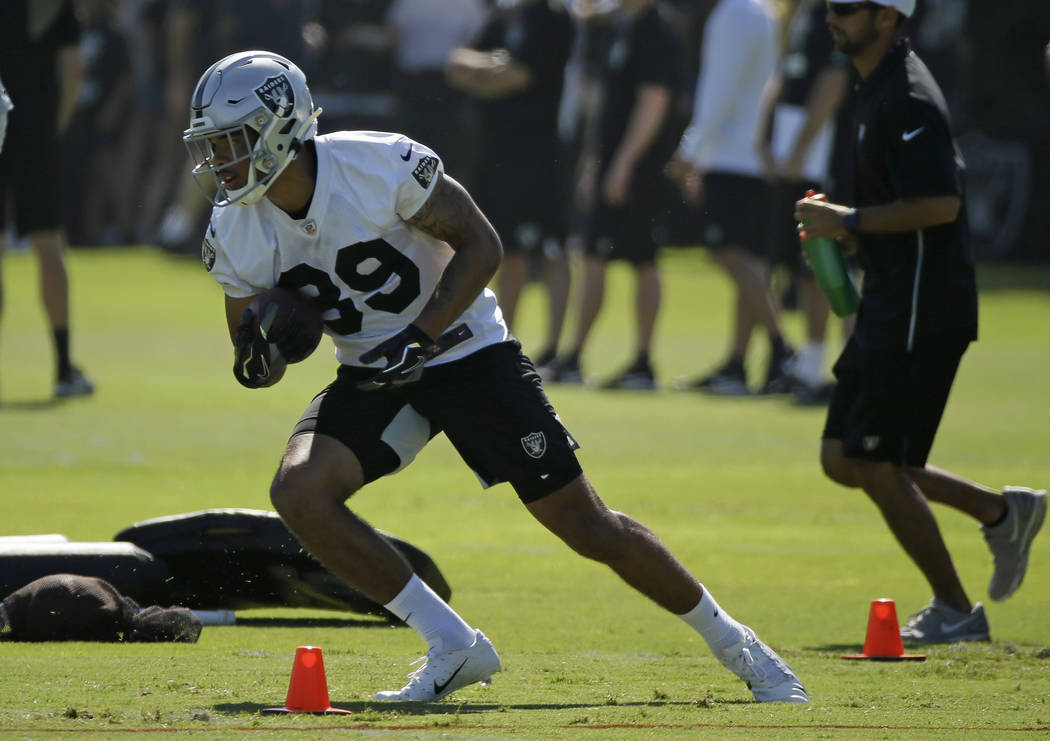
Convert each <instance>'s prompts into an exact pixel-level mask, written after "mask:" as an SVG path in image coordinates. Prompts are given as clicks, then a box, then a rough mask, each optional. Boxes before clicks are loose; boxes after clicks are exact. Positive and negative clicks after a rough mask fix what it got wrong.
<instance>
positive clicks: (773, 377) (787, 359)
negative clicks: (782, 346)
mask: <svg viewBox="0 0 1050 741" xmlns="http://www.w3.org/2000/svg"><path fill="white" fill-rule="evenodd" d="M795 361H796V358H795V353H794V351H793V350H791V348H787V351H786V352H780V353H774V354H773V356H772V357H770V359H769V370H768V371H767V372H766V382H765V383H764V384H763V385H762V393H763V394H790V393H791V390H792V389H793V388H794V386H795V383H796V381H795V376H794V374H793V372H794V370H795Z"/></svg>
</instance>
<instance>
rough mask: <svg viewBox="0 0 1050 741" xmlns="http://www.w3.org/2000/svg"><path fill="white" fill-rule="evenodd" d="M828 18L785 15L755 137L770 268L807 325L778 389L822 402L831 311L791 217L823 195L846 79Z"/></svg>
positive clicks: (815, 12)
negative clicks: (784, 274) (811, 195)
mask: <svg viewBox="0 0 1050 741" xmlns="http://www.w3.org/2000/svg"><path fill="white" fill-rule="evenodd" d="M826 13H827V8H826V6H825V4H824V0H802V1H801V2H800V3H799V4H798V6H797V7H796V9H795V10H794V12H793V13H792V14H791V16H790V19H789V23H788V26H787V43H786V49H785V52H784V55H783V58H782V60H781V62H780V66H779V69H778V71H777V74H776V75H774V76H773V78H772V79H771V80H770V82H769V85H768V86H767V88H766V90H765V92H764V93H763V104H762V107H761V108H760V110H759V131H758V136H757V141H758V146H759V153H760V156H761V158H762V164H763V171H764V175H765V178H766V180H767V181H768V182H769V184H770V189H769V212H768V213H769V216H768V218H767V219H765V221H766V230H765V238H766V241H767V250H768V255H769V259H770V263H771V266H772V267H773V268H774V269H775V268H776V267H783V268H785V269H786V270H787V271H788V272H789V273H790V276H791V278H792V280H793V281H794V285H795V287H796V289H797V295H798V303H799V308H800V309H801V311H802V313H803V317H804V319H805V327H806V342H805V344H804V345H803V346H802V347H801V349H800V350H799V353H798V356H797V358H796V359H795V362H794V363H793V365H792V368H791V371H790V373H789V376H788V378H786V379H785V383H784V384H783V385H782V387H781V388H779V389H777V390H780V391H791V392H792V394H794V396H795V398H796V399H798V400H799V401H800V402H803V403H812V404H817V403H826V402H827V400H828V398H829V396H830V393H831V386H832V384H831V383H830V382H829V381H828V380H827V379H826V377H825V375H824V342H825V334H826V329H827V324H828V317H829V315H830V307H829V306H828V300H827V298H826V297H825V296H824V294H823V293H822V292H821V290H820V288H819V286H817V281H816V278H815V277H814V275H813V271H812V269H810V267H809V265H808V263H807V262H806V261H805V259H804V258H803V255H802V249H801V245H800V244H799V240H798V233H797V232H796V230H795V219H794V216H793V214H794V210H795V201H797V200H798V199H800V198H802V197H803V196H804V195H805V194H806V191H807V190H813V192H815V193H820V192H826V187H825V186H826V181H827V175H828V166H829V163H830V161H831V147H832V142H833V140H834V127H835V115H836V112H837V111H838V108H839V105H840V104H841V103H842V100H843V98H845V96H846V93H847V90H848V87H849V79H850V70H849V66H848V65H849V59H848V58H847V57H846V56H844V55H842V54H839V53H837V52H836V51H835V48H834V44H833V43H832V41H831V36H830V35H829V34H828V29H827V25H826V24H825V23H824V16H825V15H826ZM846 324H847V326H851V325H852V320H849V321H848V322H847V323H846ZM845 334H846V336H848V335H849V332H848V331H847V332H846V333H845Z"/></svg>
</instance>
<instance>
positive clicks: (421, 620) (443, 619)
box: [383, 574, 474, 651]
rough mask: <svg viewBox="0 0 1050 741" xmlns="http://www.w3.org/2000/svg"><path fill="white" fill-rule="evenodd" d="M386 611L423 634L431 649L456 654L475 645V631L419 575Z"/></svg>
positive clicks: (409, 581) (390, 602)
mask: <svg viewBox="0 0 1050 741" xmlns="http://www.w3.org/2000/svg"><path fill="white" fill-rule="evenodd" d="M383 607H385V608H386V609H388V610H390V612H392V613H394V614H395V615H397V616H398V617H399V618H401V619H402V620H404V621H405V622H406V623H408V626H409V627H410V628H412V630H414V631H416V632H417V633H419V635H420V636H422V637H423V640H424V641H426V642H427V648H428V649H435V648H436V649H438V650H445V651H452V650H456V649H460V648H466V647H467V646H470V645H473V643H474V629H473V628H471V627H470V626H469V625H467V624H466V623H465V622H463V618H461V617H460V616H459V615H457V614H456V612H455V610H453V609H452V608H451V607H449V606H448V603H447V602H445V600H443V599H441V598H440V597H438V595H437V594H436V593H435V592H434V590H433V589H431V588H430V586H429V585H428V584H427V583H426V582H425V581H423V580H422V579H420V578H419V577H418V576H417V575H416V574H412V578H411V579H409V580H408V584H406V585H405V588H404V589H402V590H401V591H400V592H398V595H397V596H396V597H394V599H392V600H390V601H389V602H387V603H386V604H385V605H383Z"/></svg>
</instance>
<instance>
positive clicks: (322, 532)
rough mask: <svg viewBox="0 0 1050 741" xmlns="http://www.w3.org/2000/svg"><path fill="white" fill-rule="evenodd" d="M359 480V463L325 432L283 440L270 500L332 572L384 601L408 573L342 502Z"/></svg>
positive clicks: (398, 557)
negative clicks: (286, 443) (283, 446)
mask: <svg viewBox="0 0 1050 741" xmlns="http://www.w3.org/2000/svg"><path fill="white" fill-rule="evenodd" d="M363 483H364V475H363V474H362V472H361V464H360V463H359V462H358V460H357V458H356V456H354V454H353V453H352V452H351V451H350V450H349V449H348V448H347V447H346V446H345V445H343V444H342V443H340V442H338V441H337V440H334V439H333V438H330V437H328V436H326V435H314V434H302V435H296V436H295V437H293V438H292V439H291V440H289V442H288V447H287V449H286V450H285V454H284V458H283V459H282V460H281V465H280V468H279V469H278V471H277V475H276V476H275V477H274V481H273V484H272V486H271V488H270V500H271V501H272V502H273V505H274V508H275V509H276V510H277V512H278V514H280V516H281V519H282V520H284V522H285V524H286V525H287V526H288V528H289V529H290V530H291V531H292V532H293V533H295V536H296V537H297V538H298V539H299V540H300V542H302V544H303V545H304V546H306V549H307V550H308V551H309V552H310V553H311V554H312V555H313V556H314V557H316V558H317V559H318V560H319V561H320V562H321V563H323V564H324V565H325V566H326V567H327V568H328V569H329V570H330V571H331V572H332V573H333V574H335V575H336V576H338V577H339V578H340V579H342V580H343V581H345V582H346V583H347V584H349V585H350V586H352V587H353V588H354V589H357V590H358V591H360V592H361V593H362V594H364V595H365V596H367V597H368V598H369V599H371V600H373V601H375V602H377V603H379V604H386V603H387V602H389V601H390V600H392V599H393V598H394V597H396V596H397V594H398V593H399V592H400V591H401V589H402V588H403V587H404V586H405V584H406V583H407V582H408V580H409V578H410V577H411V576H412V567H411V566H410V565H409V564H408V561H406V560H405V558H404V556H402V555H401V553H400V552H399V551H398V550H397V549H395V548H394V547H393V546H392V545H390V543H389V542H387V541H386V540H385V539H384V538H383V537H382V536H380V535H379V533H377V532H376V531H375V528H373V527H372V526H371V525H369V524H368V523H367V522H365V521H364V520H362V519H361V518H359V517H358V516H357V515H355V514H353V513H352V512H351V511H350V510H349V509H348V508H347V507H346V505H345V504H344V502H345V501H346V500H347V498H349V497H350V495H351V494H353V493H354V492H355V491H357V489H359V488H360V487H361V486H362V485H363Z"/></svg>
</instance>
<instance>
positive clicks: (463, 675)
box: [375, 630, 501, 702]
mask: <svg viewBox="0 0 1050 741" xmlns="http://www.w3.org/2000/svg"><path fill="white" fill-rule="evenodd" d="M420 661H422V662H423V666H421V667H419V668H418V669H416V670H415V671H414V672H412V673H411V674H409V675H408V684H406V685H405V686H404V687H402V688H401V689H399V690H387V691H384V692H377V693H376V696H375V699H376V700H379V701H380V702H436V701H437V700H440V699H442V698H443V697H446V696H447V695H450V694H451V693H453V692H455V691H456V690H458V689H462V688H463V687H466V686H467V685H468V684H474V683H475V682H481V683H482V684H488V683H489V680H490V679H491V678H492V675H493V674H495V673H496V672H498V671H499V670H500V669H501V666H500V661H499V654H497V653H496V649H495V648H493V647H492V642H491V641H489V639H488V638H486V637H485V634H484V633H482V632H481V631H480V630H475V631H474V644H473V645H471V646H468V647H467V648H461V649H456V650H453V651H434V650H431V651H428V652H427V655H426V656H421V657H419V658H418V659H416V660H415V661H413V662H412V663H413V665H414V664H418V663H419V662H420Z"/></svg>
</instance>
